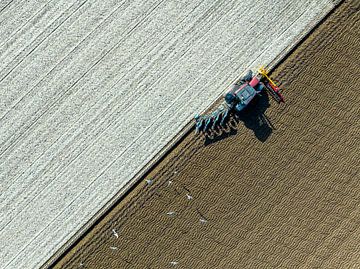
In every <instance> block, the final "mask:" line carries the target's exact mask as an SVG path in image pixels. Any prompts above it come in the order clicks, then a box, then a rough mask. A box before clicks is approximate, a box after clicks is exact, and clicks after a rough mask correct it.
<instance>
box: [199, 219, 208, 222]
mask: <svg viewBox="0 0 360 269" xmlns="http://www.w3.org/2000/svg"><path fill="white" fill-rule="evenodd" d="M200 222H201V223H206V222H208V221H207V220H206V219H204V218H200Z"/></svg>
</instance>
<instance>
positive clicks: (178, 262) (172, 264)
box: [170, 261, 179, 265]
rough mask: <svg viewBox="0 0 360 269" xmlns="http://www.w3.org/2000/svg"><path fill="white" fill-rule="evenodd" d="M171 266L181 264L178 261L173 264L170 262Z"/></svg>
mask: <svg viewBox="0 0 360 269" xmlns="http://www.w3.org/2000/svg"><path fill="white" fill-rule="evenodd" d="M170 264H171V265H177V264H179V262H177V261H172V262H170Z"/></svg>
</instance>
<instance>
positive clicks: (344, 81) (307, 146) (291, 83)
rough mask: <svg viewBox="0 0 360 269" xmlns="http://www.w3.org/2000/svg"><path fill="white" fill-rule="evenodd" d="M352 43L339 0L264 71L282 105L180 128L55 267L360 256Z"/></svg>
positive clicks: (213, 264)
mask: <svg viewBox="0 0 360 269" xmlns="http://www.w3.org/2000/svg"><path fill="white" fill-rule="evenodd" d="M359 44H360V4H358V2H357V1H345V2H344V3H343V4H341V5H340V7H338V8H337V9H336V10H335V11H334V12H333V13H332V14H331V15H330V16H329V17H328V18H327V19H326V20H325V21H324V22H323V23H322V25H320V26H319V27H318V28H317V29H316V30H315V31H314V32H313V33H312V34H311V35H310V36H309V37H308V38H307V39H306V41H305V42H304V43H303V44H301V45H300V46H299V47H298V48H297V49H296V50H295V51H294V52H293V53H292V54H291V55H290V57H288V58H287V59H286V60H285V61H284V62H283V63H282V64H281V65H280V66H279V67H278V68H277V69H276V70H275V72H274V73H273V74H272V76H273V77H275V78H277V79H278V80H280V81H282V82H283V87H284V88H285V89H286V90H284V96H285V98H286V104H285V105H280V106H278V105H277V104H275V103H274V102H273V101H272V100H270V107H268V102H269V101H268V100H267V97H266V96H263V97H260V98H258V100H257V101H255V104H254V105H253V106H252V107H250V109H249V110H248V111H247V112H246V113H245V116H244V121H245V123H244V122H243V121H240V122H238V123H236V122H233V124H237V128H236V130H233V131H232V132H231V133H228V134H227V135H224V136H223V137H222V139H221V140H216V141H215V140H210V139H205V138H204V137H199V136H195V135H194V134H189V135H188V136H187V137H185V139H184V140H183V141H182V142H181V143H180V145H178V146H177V147H176V148H175V149H174V150H173V151H172V152H171V153H170V154H169V155H168V156H167V157H166V158H165V160H163V161H162V162H161V163H160V164H159V165H158V166H157V167H156V168H155V169H154V170H153V171H152V172H151V173H150V175H149V176H148V177H147V178H146V179H147V180H148V181H146V180H145V179H144V181H143V182H141V184H139V185H138V186H137V187H136V188H135V190H133V191H132V192H131V193H130V194H129V195H128V196H127V197H126V199H124V200H123V201H122V202H120V203H119V204H118V205H117V206H116V207H115V208H114V209H113V210H112V211H111V212H110V213H109V214H108V215H107V216H106V217H105V218H104V219H103V220H102V221H101V222H100V223H99V224H98V225H96V227H95V228H94V229H93V230H91V231H90V232H89V233H88V234H87V235H86V236H85V237H84V238H83V239H82V240H81V241H80V242H79V243H78V244H77V245H76V246H74V247H73V248H72V249H71V251H70V252H69V253H67V255H66V256H65V257H63V258H62V260H60V261H59V262H58V263H57V264H56V266H55V267H56V268H271V267H281V268H350V267H359V266H360V261H359V259H360V250H359V244H358V242H359V241H360V228H359V227H360V176H359V167H360V161H359V160H360V158H359V157H360V156H359V152H360V116H359V115H360V97H359V90H358V89H359V85H360V76H359V71H360V61H359V59H360V45H359ZM264 111H265V115H266V117H263V116H262V112H264Z"/></svg>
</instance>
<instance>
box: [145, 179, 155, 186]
mask: <svg viewBox="0 0 360 269" xmlns="http://www.w3.org/2000/svg"><path fill="white" fill-rule="evenodd" d="M145 181H146V184H148V185H151V184H153V182H154V180H152V179H146V180H145Z"/></svg>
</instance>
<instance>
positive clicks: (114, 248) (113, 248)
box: [110, 247, 118, 250]
mask: <svg viewBox="0 0 360 269" xmlns="http://www.w3.org/2000/svg"><path fill="white" fill-rule="evenodd" d="M110 249H112V250H117V249H118V248H117V247H110Z"/></svg>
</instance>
